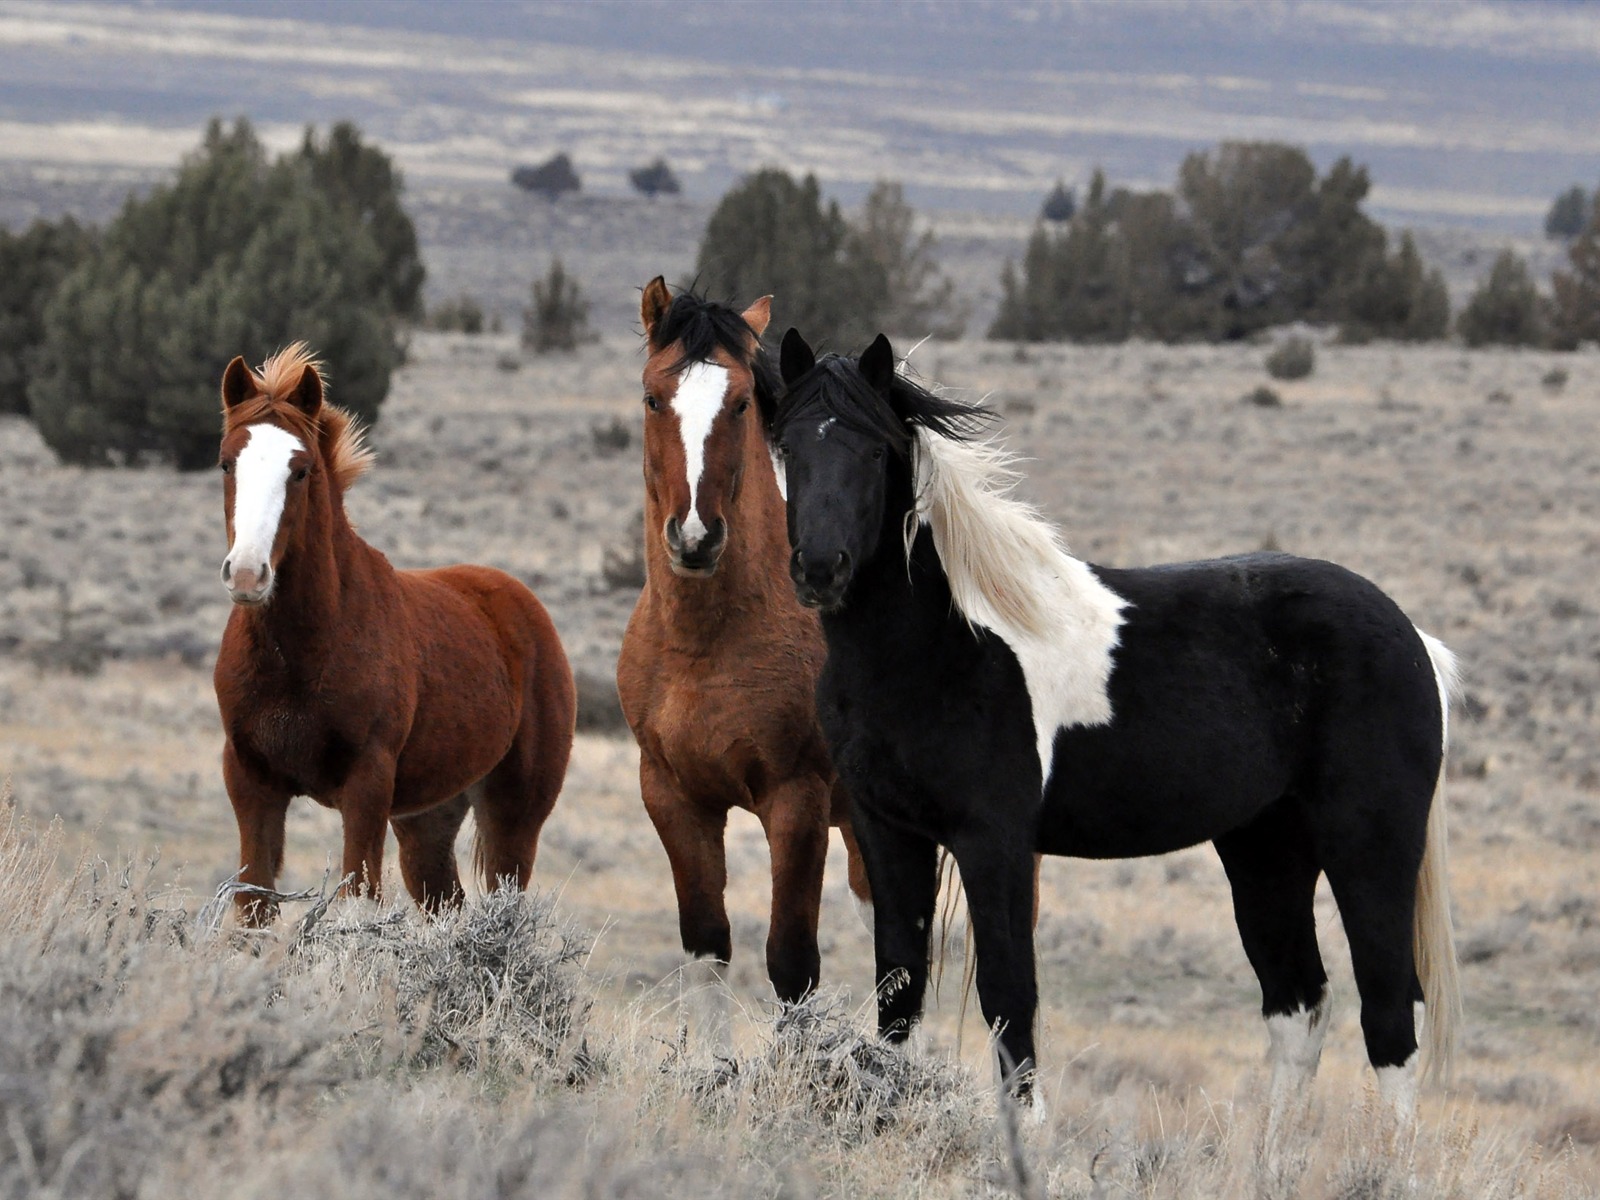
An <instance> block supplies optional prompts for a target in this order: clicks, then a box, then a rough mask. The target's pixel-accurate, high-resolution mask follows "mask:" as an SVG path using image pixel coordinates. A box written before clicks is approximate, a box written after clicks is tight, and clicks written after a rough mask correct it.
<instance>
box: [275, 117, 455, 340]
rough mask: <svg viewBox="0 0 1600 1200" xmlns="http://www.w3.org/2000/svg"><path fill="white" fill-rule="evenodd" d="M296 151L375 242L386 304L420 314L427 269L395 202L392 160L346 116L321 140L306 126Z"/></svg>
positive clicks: (400, 185) (397, 181)
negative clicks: (298, 149)
mask: <svg viewBox="0 0 1600 1200" xmlns="http://www.w3.org/2000/svg"><path fill="white" fill-rule="evenodd" d="M300 157H301V159H302V160H303V161H304V162H305V164H306V166H307V167H308V168H309V169H310V171H311V178H312V180H313V181H315V183H316V184H317V186H318V187H320V188H321V189H322V190H323V191H324V192H325V193H326V194H327V196H328V198H329V199H330V200H332V201H333V202H334V204H336V205H337V206H338V207H339V208H340V209H341V210H342V211H343V212H344V213H345V215H346V216H348V217H351V218H353V219H354V220H355V221H356V222H357V223H359V224H360V225H362V226H364V227H365V228H366V230H367V232H368V233H369V234H371V235H372V239H373V241H375V242H376V243H377V246H378V253H379V255H380V257H381V258H382V260H383V267H382V271H383V278H384V284H385V287H386V289H387V291H388V293H389V296H388V300H389V307H390V308H392V309H393V310H394V312H395V313H396V314H398V315H399V316H402V317H405V318H407V319H411V320H417V319H420V318H421V316H422V283H423V279H424V278H425V277H426V275H427V272H426V270H425V269H424V268H423V265H422V255H421V252H420V250H419V249H418V248H417V230H416V226H414V225H413V224H412V223H411V218H410V217H409V216H407V215H406V210H405V209H404V208H403V207H401V204H400V195H401V193H402V192H403V191H404V190H405V184H404V181H403V180H402V179H401V176H400V172H399V170H398V169H396V167H395V165H394V161H393V160H392V159H391V158H390V157H389V156H388V155H387V154H385V153H384V152H383V151H382V150H380V149H378V148H377V147H376V146H369V145H366V144H365V143H363V142H362V140H361V131H360V130H359V129H357V128H356V126H355V125H354V124H352V123H351V122H349V121H340V122H339V123H338V124H337V125H335V126H334V127H333V128H332V129H330V130H329V131H328V137H327V140H326V141H320V142H319V141H318V140H317V135H316V131H315V130H314V129H312V128H311V127H310V126H307V127H306V132H305V137H304V139H303V140H302V142H301V144H300Z"/></svg>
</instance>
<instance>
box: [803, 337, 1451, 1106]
mask: <svg viewBox="0 0 1600 1200" xmlns="http://www.w3.org/2000/svg"><path fill="white" fill-rule="evenodd" d="M780 365H781V370H782V375H783V378H784V380H785V383H786V386H787V391H786V393H785V394H784V398H783V400H782V402H781V404H780V406H779V410H778V413H777V416H776V419H775V424H774V441H775V445H776V446H777V449H778V453H779V455H780V457H781V458H782V460H783V463H784V469H785V471H786V474H787V481H788V527H789V535H790V540H791V542H792V544H793V555H792V558H791V564H790V571H791V575H792V577H793V580H794V584H795V588H796V592H797V594H798V596H799V598H800V599H801V601H802V602H804V603H806V604H808V605H810V606H812V607H814V608H817V609H818V610H820V612H821V614H822V628H823V632H824V634H825V635H826V638H827V642H828V658H827V664H826V666H825V667H824V669H823V672H822V676H821V678H820V680H819V682H818V690H817V695H818V711H819V714H820V716H821V719H822V725H823V729H824V730H825V732H826V734H827V737H828V743H829V746H830V748H831V749H832V751H833V757H834V762H835V764H836V765H837V766H838V769H839V772H840V774H841V776H842V777H843V779H844V780H845V782H846V784H847V785H848V787H849V788H850V792H851V795H852V797H853V799H854V801H855V810H854V817H855V827H856V835H857V837H858V839H859V841H860V844H861V850H862V854H863V855H864V857H865V859H866V866H867V874H868V876H869V879H870V881H871V885H872V893H873V895H874V896H875V897H876V898H877V901H878V903H877V906H876V925H875V931H874V933H875V939H874V940H875V945H876V957H877V974H878V978H879V979H880V980H887V979H889V978H890V977H892V976H894V975H896V974H897V973H899V972H904V974H905V977H906V978H907V979H908V980H909V986H907V987H902V988H899V989H892V990H891V989H884V990H883V991H882V992H881V993H880V1001H879V1010H878V1021H879V1026H880V1029H881V1031H882V1032H883V1033H884V1034H885V1035H887V1036H888V1037H890V1038H895V1039H898V1038H903V1037H904V1036H905V1035H906V1032H907V1031H908V1029H909V1028H910V1027H911V1025H912V1024H913V1023H914V1022H915V1021H916V1020H917V1019H918V1018H919V1017H920V1014H921V1004H922V995H923V991H924V988H925V986H926V979H927V969H926V964H927V961H928V929H929V927H930V924H931V921H932V915H933V907H934V889H935V884H936V878H935V869H934V863H935V848H936V847H937V846H941V845H942V846H946V847H948V848H949V850H950V851H951V852H952V853H953V854H954V856H955V859H956V862H957V865H958V866H959V868H960V871H961V879H962V883H963V885H964V887H965V889H966V893H967V901H968V906H969V911H970V913H971V916H972V921H973V925H974V930H975V940H976V952H977V983H978V997H979V1002H980V1005H981V1008H982V1011H983V1015H984V1019H985V1020H986V1021H987V1022H988V1024H989V1025H990V1027H991V1028H992V1029H994V1030H995V1031H996V1033H997V1034H998V1042H999V1050H1000V1052H1001V1055H1002V1061H1003V1062H1004V1060H1009V1064H1007V1065H1014V1067H1015V1071H1016V1073H1015V1074H1013V1075H1012V1077H1011V1078H1012V1087H1013V1088H1014V1089H1015V1090H1016V1091H1018V1092H1020V1093H1024V1094H1025V1093H1026V1092H1027V1091H1028V1089H1029V1087H1030V1080H1029V1074H1030V1073H1031V1070H1032V1068H1033V1064H1034V1061H1035V1058H1034V1017H1035V1012H1036V1007H1037V989H1036V983H1035V973H1034V947H1033V937H1032V928H1031V925H1032V921H1031V918H1032V911H1031V904H1032V901H1033V890H1032V888H1031V887H1030V882H1031V879H1032V876H1031V871H1030V867H1031V866H1032V863H1031V861H1030V860H1031V857H1032V855H1033V854H1034V853H1035V851H1038V852H1042V853H1044V854H1054V855H1065V856H1070V857H1077V858H1096V859H1113V858H1127V857H1135V856H1144V855H1153V854H1164V853H1168V852H1171V851H1175V850H1178V849H1181V848H1183V847H1187V846H1192V845H1196V844H1198V843H1200V842H1204V841H1210V842H1211V843H1212V844H1213V845H1214V846H1215V847H1216V849H1217V853H1218V855H1219V856H1220V857H1221V860H1222V865H1223V867H1224V869H1225V870H1226V873H1227V877H1228V881H1229V884H1230V886H1231V889H1232V893H1233V906H1234V916H1235V918H1236V920H1237V923H1238V927H1239V933H1240V937H1241V939H1242V941H1243V943H1244V949H1245V953H1246V955H1247V957H1248V958H1249V961H1250V965H1251V966H1252V967H1253V968H1254V970H1255V973H1256V976H1257V978H1258V979H1259V981H1260V984H1261V993H1262V1015H1263V1016H1264V1017H1265V1019H1266V1023H1267V1027H1268V1032H1269V1037H1270V1042H1271V1050H1270V1059H1271V1062H1272V1082H1271V1085H1270V1086H1271V1095H1272V1100H1273V1111H1274V1112H1276V1111H1277V1109H1278V1108H1280V1107H1281V1106H1282V1104H1283V1103H1285V1102H1286V1101H1287V1100H1288V1099H1290V1098H1291V1097H1292V1096H1294V1095H1295V1094H1296V1093H1297V1092H1299V1091H1300V1090H1301V1089H1302V1088H1303V1087H1304V1086H1305V1085H1306V1084H1308V1083H1309V1081H1310V1079H1311V1076H1312V1075H1313V1074H1314V1072H1315V1070H1316V1066H1317V1062H1318V1059H1319V1057H1320V1054H1321V1047H1322V1040H1323V1036H1324V1034H1325V1032H1326V1029H1327V1025H1328V1018H1329V1013H1330V1009H1329V997H1328V990H1327V975H1326V973H1325V972H1324V970H1323V964H1322V959H1321V956H1320V953H1319V950H1318V947H1317V936H1316V923H1315V919H1314V916H1313V911H1312V900H1313V894H1314V891H1315V888H1316V884H1317V879H1318V876H1319V875H1322V874H1326V876H1327V878H1328V882H1329V884H1330V885H1331V887H1332V889H1333V895H1334V898H1335V900H1336V902H1337V904H1338V907H1339V912H1340V915H1341V917H1342V919H1343V922H1344V927H1345V931H1346V933H1347V934H1348V937H1349V944H1350V954H1351V959H1352V962H1353V966H1354V968H1355V979H1356V987H1357V989H1358V991H1359V993H1360V1000H1361V1027H1362V1032H1363V1034H1364V1036H1365V1040H1366V1049H1367V1055H1368V1058H1369V1060H1370V1062H1371V1064H1372V1066H1373V1067H1374V1068H1375V1069H1376V1072H1377V1078H1378V1082H1379V1090H1380V1092H1381V1093H1382V1095H1383V1096H1384V1097H1385V1098H1386V1099H1387V1100H1388V1101H1389V1102H1390V1103H1391V1104H1392V1105H1393V1106H1394V1107H1395V1109H1396V1110H1397V1111H1399V1112H1401V1113H1406V1114H1408V1113H1410V1112H1411V1111H1413V1108H1414V1103H1415V1090H1416V1067H1417V1036H1416V1023H1415V1021H1416V1016H1415V1013H1414V1011H1413V1002H1414V1001H1422V1000H1425V1001H1426V1007H1425V1013H1424V1020H1425V1024H1426V1041H1427V1044H1428V1050H1429V1058H1430V1066H1431V1069H1432V1070H1434V1071H1436V1072H1442V1071H1444V1070H1446V1069H1447V1068H1448V1064H1449V1060H1450V1057H1451V1054H1452V1051H1453V1046H1454V1041H1455V1030H1456V1024H1457V1021H1458V1012H1459V1006H1460V999H1459V991H1458V984H1457V974H1456V961H1455V953H1454V946H1453V936H1452V932H1451V925H1450V911H1449V897H1448V891H1447V885H1446V880H1445V859H1446V846H1445V809H1444V803H1443V795H1442V788H1443V778H1444V748H1445V743H1446V736H1447V713H1448V708H1449V694H1450V689H1451V687H1452V685H1453V678H1454V659H1453V657H1452V655H1451V654H1450V652H1449V651H1448V650H1447V649H1446V648H1445V647H1444V646H1443V645H1442V644H1441V643H1439V642H1438V641H1436V640H1435V639H1433V638H1431V637H1429V636H1427V635H1426V634H1423V633H1421V632H1419V631H1418V630H1417V628H1416V627H1415V626H1414V625H1413V624H1412V623H1411V621H1410V620H1408V619H1407V618H1406V616H1405V615H1404V614H1403V613H1402V612H1401V611H1400V609H1399V608H1398V606H1396V604H1395V603H1394V602H1393V601H1392V600H1391V599H1389V597H1387V596H1386V595H1384V593H1382V592H1381V591H1379V590H1378V588H1377V587H1375V586H1374V585H1373V584H1371V583H1369V582H1368V581H1367V580H1365V579H1363V578H1361V577H1360V576H1357V575H1355V574H1353V573H1352V572H1350V571H1348V570H1346V569H1345V568H1343V567H1339V566H1335V565H1333V564H1331V563H1326V562H1318V561H1314V560H1310V559H1304V558H1295V557H1291V556H1289V555H1285V554H1249V555H1243V556H1241V557H1236V558H1222V559H1216V560H1213V561H1207V562H1191V563H1176V564H1170V565H1166V566H1157V567H1149V568H1142V569H1117V568H1112V567H1103V566H1094V565H1091V564H1089V563H1085V562H1082V561H1079V560H1077V559H1075V558H1073V557H1071V556H1070V555H1069V554H1068V552H1067V550H1066V548H1065V546H1064V545H1063V543H1062V542H1061V540H1060V537H1059V535H1058V533H1057V531H1056V530H1055V529H1054V528H1053V527H1052V526H1050V525H1049V524H1047V523H1046V522H1045V521H1044V519H1043V518H1042V517H1040V516H1039V515H1038V514H1037V513H1036V512H1035V511H1034V510H1033V509H1031V508H1029V507H1028V506H1026V505H1024V504H1022V503H1020V502H1019V501H1017V500H1015V499H1014V498H1012V497H1011V496H1009V495H1008V494H1007V493H1008V490H1009V488H1010V487H1011V486H1012V485H1013V484H1014V483H1015V482H1016V480H1017V478H1018V476H1017V474H1016V472H1015V471H1014V470H1013V469H1012V468H1011V466H1010V461H1011V460H1009V459H1008V457H1007V456H1006V455H1005V454H1004V453H1003V452H1002V451H1001V450H1000V449H999V448H998V447H997V446H996V445H995V444H993V443H992V442H991V441H989V440H987V439H986V438H984V437H983V436H982V432H983V429H984V427H985V426H986V424H987V420H988V418H989V417H990V416H991V414H990V413H989V411H988V410H986V409H984V408H983V407H981V406H979V405H969V404H965V403H961V402H958V401H956V400H953V399H951V398H949V397H947V396H942V395H938V394H935V393H934V392H933V391H930V390H928V389H926V388H924V387H922V386H920V385H918V384H916V383H914V382H913V381H911V380H909V379H907V378H906V377H905V376H904V375H903V374H901V373H898V372H897V371H896V367H895V360H894V352H893V349H892V347H891V346H890V344H889V342H888V340H887V339H886V338H884V337H882V336H881V335H880V336H879V337H878V338H877V340H876V341H874V342H873V343H872V345H871V346H870V347H869V348H868V349H867V350H866V351H865V352H864V353H863V354H861V355H860V357H859V358H847V357H840V356H837V355H829V356H827V357H825V358H823V359H822V360H821V361H820V362H818V361H817V360H816V358H815V356H814V355H813V353H812V351H811V348H810V347H809V346H808V345H807V344H806V342H805V339H804V338H803V337H801V336H800V334H799V333H798V332H797V331H795V330H792V329H791V330H790V331H789V333H788V334H787V336H786V337H785V338H784V341H783V346H782V351H781V355H780ZM1269 1128H1270V1125H1269Z"/></svg>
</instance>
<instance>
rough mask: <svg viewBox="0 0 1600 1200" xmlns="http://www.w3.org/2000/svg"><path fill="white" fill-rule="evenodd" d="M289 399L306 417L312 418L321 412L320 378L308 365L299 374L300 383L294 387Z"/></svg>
mask: <svg viewBox="0 0 1600 1200" xmlns="http://www.w3.org/2000/svg"><path fill="white" fill-rule="evenodd" d="M289 399H290V400H291V401H293V403H294V406H295V407H296V408H298V409H299V410H300V411H301V412H303V413H305V414H306V416H308V417H314V416H316V415H317V413H318V412H319V411H321V409H322V376H321V375H320V374H318V373H317V369H316V368H315V367H313V366H312V365H311V364H310V363H307V364H306V366H305V369H304V370H303V371H301V372H300V382H299V383H297V384H295V385H294V392H293V393H292V394H291V395H290V397H289Z"/></svg>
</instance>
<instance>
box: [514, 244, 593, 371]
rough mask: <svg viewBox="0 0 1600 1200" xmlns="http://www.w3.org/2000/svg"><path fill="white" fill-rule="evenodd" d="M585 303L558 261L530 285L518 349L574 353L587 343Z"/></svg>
mask: <svg viewBox="0 0 1600 1200" xmlns="http://www.w3.org/2000/svg"><path fill="white" fill-rule="evenodd" d="M592 336H593V335H592V334H591V333H590V332H589V302H588V301H587V300H585V299H584V298H583V289H582V288H580V287H579V286H578V281H577V280H576V279H573V278H572V277H571V276H570V275H568V274H567V269H566V268H565V267H564V266H562V265H561V260H560V259H559V258H557V259H553V260H552V261H551V263H550V270H549V271H547V272H546V273H545V277H544V278H543V279H536V280H534V281H533V303H532V304H530V305H529V306H528V307H527V308H525V309H523V310H522V346H523V348H524V349H525V350H530V351H532V352H533V353H534V354H550V353H552V352H554V351H558V350H576V349H577V348H578V347H579V345H581V344H582V343H584V342H587V341H589V340H591V338H592Z"/></svg>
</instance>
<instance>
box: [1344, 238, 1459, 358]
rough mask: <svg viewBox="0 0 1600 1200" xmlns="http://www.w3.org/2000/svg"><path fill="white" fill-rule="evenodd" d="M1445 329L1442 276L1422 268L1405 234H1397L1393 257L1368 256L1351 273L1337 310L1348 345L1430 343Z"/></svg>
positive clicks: (1447, 318)
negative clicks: (1377, 340) (1383, 340)
mask: <svg viewBox="0 0 1600 1200" xmlns="http://www.w3.org/2000/svg"><path fill="white" fill-rule="evenodd" d="M1449 329H1450V296H1449V293H1448V292H1447V291H1446V289H1445V285H1444V276H1443V275H1441V274H1440V273H1439V272H1438V271H1437V270H1433V271H1429V270H1427V269H1426V268H1425V267H1424V266H1423V263H1422V256H1421V255H1420V254H1418V253H1417V246H1416V242H1415V241H1414V240H1413V239H1412V237H1411V234H1410V233H1409V232H1407V233H1405V234H1403V235H1402V236H1401V238H1400V246H1399V249H1398V250H1396V251H1395V253H1394V254H1392V255H1390V254H1383V253H1381V252H1380V253H1374V254H1371V255H1369V256H1368V258H1367V259H1366V260H1365V261H1364V262H1363V263H1362V264H1361V265H1360V267H1359V268H1358V269H1357V270H1356V272H1355V273H1354V275H1353V278H1352V282H1351V284H1350V286H1349V288H1348V289H1347V291H1346V292H1345V295H1344V298H1343V303H1342V305H1341V309H1340V329H1339V334H1340V337H1342V338H1343V339H1344V340H1345V341H1349V342H1366V341H1371V340H1372V339H1373V338H1393V339H1394V340H1396V341H1404V342H1420V341H1430V340H1433V339H1437V338H1442V337H1444V336H1445V334H1446V333H1448V332H1449Z"/></svg>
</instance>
